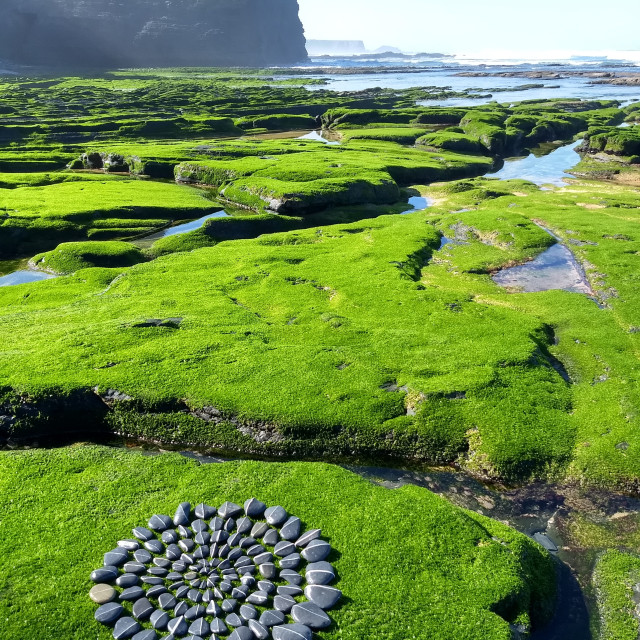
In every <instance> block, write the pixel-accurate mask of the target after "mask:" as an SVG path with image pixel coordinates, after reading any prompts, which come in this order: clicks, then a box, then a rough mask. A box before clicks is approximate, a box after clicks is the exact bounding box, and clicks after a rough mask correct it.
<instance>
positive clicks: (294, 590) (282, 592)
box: [278, 576, 302, 598]
mask: <svg viewBox="0 0 640 640" xmlns="http://www.w3.org/2000/svg"><path fill="white" fill-rule="evenodd" d="M281 577H282V576H281ZM278 595H279V596H291V597H292V598H295V597H296V596H301V595H302V589H301V588H300V587H292V586H284V587H278Z"/></svg>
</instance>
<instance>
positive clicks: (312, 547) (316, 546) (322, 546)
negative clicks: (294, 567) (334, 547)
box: [302, 540, 331, 562]
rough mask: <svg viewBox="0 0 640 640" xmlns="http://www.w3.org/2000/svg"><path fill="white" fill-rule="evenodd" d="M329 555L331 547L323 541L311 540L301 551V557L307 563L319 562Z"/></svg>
mask: <svg viewBox="0 0 640 640" xmlns="http://www.w3.org/2000/svg"><path fill="white" fill-rule="evenodd" d="M330 553H331V545H330V544H329V543H328V542H325V541H324V540H312V541H311V542H310V543H309V544H308V545H307V546H306V547H305V548H304V549H303V550H302V557H303V558H304V559H305V560H307V561H308V562H321V561H322V560H325V559H326V557H327V556H328V555H329V554H330Z"/></svg>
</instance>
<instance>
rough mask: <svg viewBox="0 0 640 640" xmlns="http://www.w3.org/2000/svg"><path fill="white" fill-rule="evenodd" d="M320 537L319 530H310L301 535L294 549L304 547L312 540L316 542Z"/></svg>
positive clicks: (320, 532)
mask: <svg viewBox="0 0 640 640" xmlns="http://www.w3.org/2000/svg"><path fill="white" fill-rule="evenodd" d="M321 535H322V531H321V530H320V529H311V531H307V532H306V533H303V534H302V535H301V536H300V537H299V538H298V539H297V540H296V547H306V546H307V545H308V544H309V543H310V542H311V541H312V540H317V539H318V538H319V537H320V536H321Z"/></svg>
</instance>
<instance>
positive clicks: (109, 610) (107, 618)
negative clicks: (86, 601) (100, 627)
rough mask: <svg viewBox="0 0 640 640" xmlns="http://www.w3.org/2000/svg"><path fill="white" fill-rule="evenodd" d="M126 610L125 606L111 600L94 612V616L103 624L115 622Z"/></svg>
mask: <svg viewBox="0 0 640 640" xmlns="http://www.w3.org/2000/svg"><path fill="white" fill-rule="evenodd" d="M123 611H124V607H123V606H122V605H121V604H118V603H117V602H110V603H108V604H103V605H102V606H101V607H98V610H97V611H96V612H95V614H94V616H93V617H94V618H95V619H96V620H97V621H98V622H101V623H102V624H113V623H114V622H115V621H116V620H117V619H118V618H119V617H120V616H121V615H122V612H123Z"/></svg>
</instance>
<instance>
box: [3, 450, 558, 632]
mask: <svg viewBox="0 0 640 640" xmlns="http://www.w3.org/2000/svg"><path fill="white" fill-rule="evenodd" d="M0 468H1V469H2V473H1V474H0V478H1V479H0V485H1V486H2V496H3V497H4V499H0V500H2V502H3V505H2V510H3V513H4V516H3V527H4V529H5V532H6V535H7V537H8V539H11V541H12V553H11V554H9V555H7V554H2V560H0V564H2V563H4V565H3V566H2V571H0V576H1V577H0V587H2V589H3V592H4V593H6V594H7V596H8V597H7V598H3V600H2V602H1V603H0V613H1V614H2V615H3V618H4V619H5V629H6V630H7V632H9V633H11V635H14V636H15V637H23V636H25V634H29V633H31V634H33V633H34V632H36V633H39V634H41V635H42V634H44V635H46V636H47V638H50V639H51V640H56V639H57V638H60V639H62V638H67V637H69V634H70V633H72V634H74V637H76V638H78V640H81V639H84V638H90V637H91V638H96V637H98V638H104V639H105V640H106V638H110V637H111V633H110V631H109V630H108V629H105V628H104V627H101V626H100V625H99V624H98V623H95V622H94V621H93V612H94V610H95V605H94V604H93V603H92V602H91V601H90V600H89V598H88V597H87V595H86V594H87V591H88V589H89V587H90V582H89V579H88V576H89V573H90V572H91V571H92V570H93V569H95V568H96V567H97V566H100V565H101V564H102V555H103V553H104V552H105V551H108V549H109V548H111V547H109V544H111V545H114V544H115V541H116V540H118V539H120V538H122V537H126V535H127V533H128V532H129V531H130V530H131V529H132V528H133V527H134V526H138V525H141V524H145V523H146V521H147V520H148V518H149V517H150V516H151V515H152V514H153V513H158V512H160V513H162V512H169V513H171V512H173V510H175V507H176V505H177V504H178V503H179V502H182V501H184V500H190V501H191V502H192V503H194V504H196V503H198V502H200V501H202V500H206V501H207V502H209V503H212V504H216V505H219V504H222V502H223V501H225V500H235V501H237V502H240V503H242V502H243V501H244V500H245V499H246V498H247V497H249V496H253V495H256V496H258V497H259V498H261V499H262V500H264V501H266V502H268V503H269V504H282V505H283V506H284V507H285V508H286V509H287V510H289V511H290V512H291V513H295V514H296V515H298V516H299V517H300V518H301V519H302V520H303V522H304V523H305V525H306V526H309V527H319V528H321V529H322V532H323V535H324V536H326V537H327V539H328V540H330V542H331V544H332V546H333V547H334V549H336V551H335V552H334V553H335V557H334V556H332V557H331V560H332V562H334V564H335V567H336V569H337V571H338V574H339V580H340V582H339V585H338V586H339V587H340V589H341V590H342V591H343V592H344V594H345V605H343V606H342V607H340V608H338V609H336V610H335V611H333V612H332V614H331V615H332V618H333V619H334V620H335V624H334V625H333V626H332V627H331V628H330V629H328V630H327V631H326V632H323V636H325V637H326V638H337V637H343V638H350V639H352V640H357V639H360V638H362V639H364V638H369V637H370V636H371V629H372V628H375V629H376V634H377V637H380V638H388V639H389V640H399V639H400V638H405V637H409V636H416V637H420V638H430V639H442V640H444V639H445V638H446V639H449V638H465V639H468V640H480V639H482V640H509V638H511V630H510V628H509V624H510V623H514V624H516V623H517V624H522V625H524V626H525V627H527V628H529V627H534V628H535V626H540V625H541V624H542V623H543V622H544V620H545V619H546V618H547V617H548V615H549V613H550V611H551V609H552V606H553V604H552V603H553V596H554V592H555V574H554V568H553V563H552V562H551V559H550V558H549V556H548V555H547V554H546V552H544V551H543V550H542V548H541V547H539V546H538V545H537V544H536V543H534V542H533V541H531V540H530V539H528V538H526V537H525V536H523V535H522V534H519V533H517V532H515V531H514V530H512V529H510V528H509V527H506V526H505V525H502V524H500V523H498V522H494V521H492V520H490V519H489V518H486V517H483V516H480V515H478V514H475V513H473V512H469V511H464V510H462V509H460V508H458V507H455V506H453V505H451V504H450V503H448V502H447V501H446V500H445V499H443V498H441V497H439V496H436V495H434V494H432V493H430V492H429V491H427V490H425V489H420V488H417V487H408V486H407V487H404V488H403V489H400V490H397V491H389V490H387V489H384V488H382V487H376V486H374V485H372V484H370V483H368V482H367V481H365V480H363V479H361V478H359V477H358V476H356V475H355V474H353V473H350V472H348V471H346V470H344V469H341V468H339V467H335V466H331V465H327V464H309V463H287V464H266V463H254V462H243V463H235V462H230V463H224V464H217V465H204V466H201V465H199V464H198V463H197V462H194V461H192V460H187V459H185V458H183V457H182V456H179V455H178V454H167V455H163V456H160V457H149V456H144V455H142V454H140V453H128V452H124V451H114V450H112V449H106V448H102V447H85V446H76V447H72V448H67V449H59V450H51V451H37V450H36V451H29V452H14V453H6V452H5V453H0ZM61 496H63V497H65V499H64V500H61ZM36 497H37V500H36ZM356 504H357V505H359V507H358V508H357V509H354V505H356ZM380 513H384V514H385V522H381V520H380ZM43 520H44V521H48V522H52V521H54V522H57V523H59V524H60V526H50V527H47V528H46V529H45V530H44V531H41V530H38V527H37V526H36V523H37V522H41V521H43ZM25 525H26V526H25ZM36 531H37V536H36V534H35V533H34V532H36ZM34 548H46V549H48V552H47V553H45V554H42V562H43V563H44V564H43V565H42V566H41V567H40V569H39V570H40V571H41V572H42V573H43V574H46V575H48V576H49V579H48V580H47V581H44V582H42V584H41V585H40V588H39V589H38V591H37V593H36V591H35V590H34V589H33V580H32V578H31V576H30V575H29V573H28V572H25V571H24V570H23V569H22V567H23V563H32V555H33V552H34ZM9 560H10V562H9ZM363 567H374V568H375V570H372V571H363ZM15 602H20V603H22V604H21V606H22V607H24V608H27V609H29V610H30V611H31V612H32V615H31V616H29V617H28V618H27V617H25V616H20V615H15V612H14V611H13V608H11V606H10V603H15Z"/></svg>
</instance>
